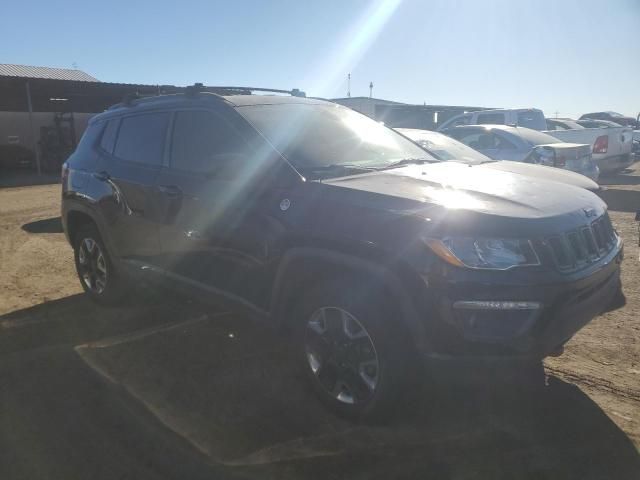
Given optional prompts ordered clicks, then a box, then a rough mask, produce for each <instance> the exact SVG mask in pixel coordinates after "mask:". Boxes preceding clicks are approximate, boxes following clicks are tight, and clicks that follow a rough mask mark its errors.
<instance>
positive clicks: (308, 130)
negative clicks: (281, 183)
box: [237, 104, 435, 172]
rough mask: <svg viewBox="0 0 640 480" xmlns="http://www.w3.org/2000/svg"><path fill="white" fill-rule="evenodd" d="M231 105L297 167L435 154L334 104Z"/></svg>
mask: <svg viewBox="0 0 640 480" xmlns="http://www.w3.org/2000/svg"><path fill="white" fill-rule="evenodd" d="M237 110H238V111H239V112H240V114H241V115H243V116H244V117H245V118H246V119H247V120H248V121H249V122H250V123H251V124H252V125H253V126H254V127H255V128H256V129H257V130H258V131H259V132H260V133H261V134H262V135H264V137H265V138H266V139H267V140H268V141H269V142H270V143H271V144H272V145H273V146H274V147H275V148H276V149H277V150H278V151H279V152H280V153H281V154H282V155H283V156H284V157H285V158H286V159H287V160H288V161H289V162H291V164H292V165H294V166H295V167H296V168H297V169H298V170H300V171H302V172H305V171H307V172H309V171H314V169H315V170H318V169H323V168H324V169H326V168H331V167H333V166H351V167H356V168H384V167H387V166H389V165H391V164H392V163H394V162H398V161H401V160H407V159H417V158H419V159H427V160H435V159H434V158H433V157H431V156H430V155H429V154H428V153H427V152H425V151H424V150H423V149H421V148H420V147H418V146H417V145H416V144H414V143H413V142H411V141H410V140H407V139H406V138H404V137H403V136H401V135H399V134H398V133H396V132H395V131H393V130H391V129H390V128H387V127H385V126H384V125H382V124H380V123H378V122H376V121H374V120H372V119H370V118H369V117H366V116H364V115H361V114H359V113H357V112H354V111H353V110H350V109H348V108H344V107H341V106H339V105H319V104H274V105H247V106H242V107H238V108H237Z"/></svg>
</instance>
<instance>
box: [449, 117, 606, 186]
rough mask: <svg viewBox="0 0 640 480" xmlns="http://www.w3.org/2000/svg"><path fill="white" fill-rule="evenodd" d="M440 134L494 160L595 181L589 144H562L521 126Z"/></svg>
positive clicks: (480, 127) (478, 127) (467, 127)
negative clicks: (558, 170)
mask: <svg viewBox="0 0 640 480" xmlns="http://www.w3.org/2000/svg"><path fill="white" fill-rule="evenodd" d="M443 133H445V134H446V135H448V136H450V137H452V138H455V139H456V140H459V141H460V142H462V143H464V144H465V145H467V146H469V147H471V148H473V149H475V150H477V151H479V152H480V153H482V154H484V155H486V156H487V157H490V158H492V159H494V160H513V161H516V162H525V163H535V164H539V165H547V166H550V167H556V168H563V169H566V170H571V171H573V172H577V173H581V174H582V175H584V176H586V177H589V178H590V179H592V180H594V181H597V180H598V176H599V174H600V170H599V169H598V167H597V165H596V164H595V163H594V162H593V158H592V154H591V145H587V144H579V143H564V142H562V141H560V140H558V139H557V138H554V137H552V136H551V135H547V134H546V133H542V132H538V131H536V130H531V129H529V128H524V127H511V126H507V125H465V126H460V127H454V128H450V129H447V130H445V131H444V132H443Z"/></svg>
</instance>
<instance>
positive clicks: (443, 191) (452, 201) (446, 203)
mask: <svg viewBox="0 0 640 480" xmlns="http://www.w3.org/2000/svg"><path fill="white" fill-rule="evenodd" d="M421 190H422V192H423V193H424V196H425V201H427V200H431V201H434V202H436V203H438V204H440V205H442V206H443V207H446V208H451V209H460V208H462V209H477V208H482V207H483V206H484V204H485V202H483V201H481V200H479V199H478V198H477V197H474V196H472V195H470V194H468V193H467V192H465V191H462V190H457V189H455V188H451V187H447V186H445V187H444V188H439V187H432V186H426V187H422V188H421Z"/></svg>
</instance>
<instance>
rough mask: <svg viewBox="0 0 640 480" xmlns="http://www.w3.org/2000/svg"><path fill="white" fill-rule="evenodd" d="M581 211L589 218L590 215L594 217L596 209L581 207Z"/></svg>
mask: <svg viewBox="0 0 640 480" xmlns="http://www.w3.org/2000/svg"><path fill="white" fill-rule="evenodd" d="M582 211H583V212H584V215H585V216H586V217H587V218H591V217H595V216H596V209H595V208H583V209H582Z"/></svg>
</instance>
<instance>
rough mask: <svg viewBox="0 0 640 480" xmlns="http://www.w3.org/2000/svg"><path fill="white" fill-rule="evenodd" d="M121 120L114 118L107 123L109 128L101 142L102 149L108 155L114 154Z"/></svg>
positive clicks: (106, 129)
mask: <svg viewBox="0 0 640 480" xmlns="http://www.w3.org/2000/svg"><path fill="white" fill-rule="evenodd" d="M119 123H120V119H119V118H114V119H112V120H109V121H108V122H107V127H106V128H105V129H104V133H103V134H102V140H100V147H101V148H102V149H103V150H104V151H105V152H108V153H113V146H114V145H115V143H116V133H118V124H119Z"/></svg>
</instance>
